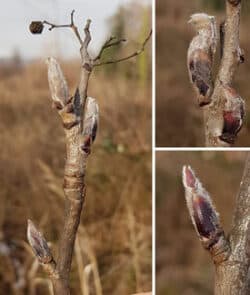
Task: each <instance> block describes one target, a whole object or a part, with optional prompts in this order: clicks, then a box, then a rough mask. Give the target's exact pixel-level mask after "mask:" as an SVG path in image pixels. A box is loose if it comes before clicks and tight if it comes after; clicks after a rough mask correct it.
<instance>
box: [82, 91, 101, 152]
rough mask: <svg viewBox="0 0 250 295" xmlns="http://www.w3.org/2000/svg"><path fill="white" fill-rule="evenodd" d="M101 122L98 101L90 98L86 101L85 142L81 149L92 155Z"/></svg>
mask: <svg viewBox="0 0 250 295" xmlns="http://www.w3.org/2000/svg"><path fill="white" fill-rule="evenodd" d="M98 122H99V108H98V104H97V102H96V100H95V99H94V98H92V97H88V98H87V101H86V108H85V117H84V122H83V141H82V144H81V149H82V150H83V151H84V152H85V153H87V154H90V151H91V145H92V143H93V142H94V140H95V138H96V133H97V129H98Z"/></svg>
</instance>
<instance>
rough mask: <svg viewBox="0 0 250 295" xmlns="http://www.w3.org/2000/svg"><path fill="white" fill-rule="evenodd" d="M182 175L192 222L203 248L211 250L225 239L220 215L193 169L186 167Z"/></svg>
mask: <svg viewBox="0 0 250 295" xmlns="http://www.w3.org/2000/svg"><path fill="white" fill-rule="evenodd" d="M182 173H183V174H182V176H183V185H184V188H185V198H186V202H187V207H188V210H189V214H190V216H191V220H192V222H193V225H194V227H195V229H196V231H197V233H198V235H199V238H200V240H201V241H202V242H203V246H204V247H205V248H207V249H209V248H210V247H213V245H215V244H216V243H217V242H218V241H219V239H220V238H224V233H223V230H222V228H221V226H220V221H219V215H218V213H217V212H216V210H215V207H214V205H213V204H212V200H211V198H210V196H209V194H208V193H207V191H206V190H205V189H204V188H203V186H202V184H201V182H200V181H199V179H198V178H197V177H196V176H195V173H194V172H193V170H192V169H191V167H190V166H184V167H183V172H182Z"/></svg>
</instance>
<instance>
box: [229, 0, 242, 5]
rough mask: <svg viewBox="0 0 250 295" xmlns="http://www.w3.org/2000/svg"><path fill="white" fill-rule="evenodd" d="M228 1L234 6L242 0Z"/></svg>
mask: <svg viewBox="0 0 250 295" xmlns="http://www.w3.org/2000/svg"><path fill="white" fill-rule="evenodd" d="M227 1H228V2H229V3H230V4H232V5H234V6H237V5H238V4H240V2H241V0H227Z"/></svg>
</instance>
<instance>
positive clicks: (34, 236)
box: [27, 220, 53, 264]
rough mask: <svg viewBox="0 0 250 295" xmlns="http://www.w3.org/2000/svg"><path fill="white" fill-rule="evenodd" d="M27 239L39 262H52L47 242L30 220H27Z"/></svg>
mask: <svg viewBox="0 0 250 295" xmlns="http://www.w3.org/2000/svg"><path fill="white" fill-rule="evenodd" d="M27 238H28V241H29V244H30V246H31V247H32V250H33V252H34V253H35V255H36V257H37V259H38V260H39V262H41V263H44V264H47V263H49V262H51V261H52V260H53V257H52V255H51V252H50V248H49V246H48V244H47V241H46V240H45V238H44V237H43V235H42V234H41V233H40V232H39V231H38V230H37V228H36V227H35V225H34V223H33V222H32V221H31V220H28V228H27Z"/></svg>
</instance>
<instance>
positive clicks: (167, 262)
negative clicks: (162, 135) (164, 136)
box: [156, 151, 250, 295]
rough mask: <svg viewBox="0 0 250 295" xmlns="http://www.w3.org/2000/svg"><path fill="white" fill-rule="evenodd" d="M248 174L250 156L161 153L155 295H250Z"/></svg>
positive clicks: (238, 153) (221, 153)
mask: <svg viewBox="0 0 250 295" xmlns="http://www.w3.org/2000/svg"><path fill="white" fill-rule="evenodd" d="M249 171H250V155H249V154H248V153H247V152H212V151H211V152H158V153H157V156H156V294H157V295H166V294H167V295H176V294H184V295H188V294H192V295H196V294H197V295H198V294H204V295H206V294H207V295H208V294H249V289H248V276H247V273H248V267H247V265H248V259H249V256H248V255H249V251H248V249H249V216H250V209H249V208H250V206H249V203H250V197H249V186H250V174H249ZM241 292H242V293H241Z"/></svg>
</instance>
